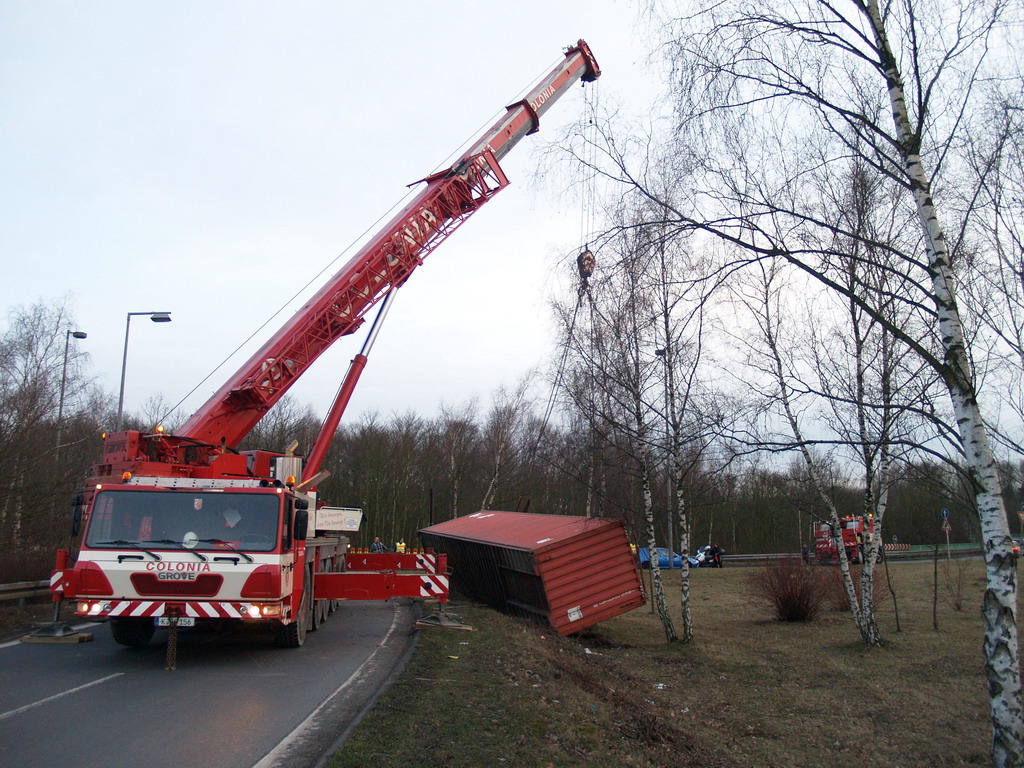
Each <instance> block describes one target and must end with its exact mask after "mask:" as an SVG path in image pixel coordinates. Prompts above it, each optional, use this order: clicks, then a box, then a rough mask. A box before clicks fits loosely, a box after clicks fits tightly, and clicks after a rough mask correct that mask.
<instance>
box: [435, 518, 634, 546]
mask: <svg viewBox="0 0 1024 768" xmlns="http://www.w3.org/2000/svg"><path fill="white" fill-rule="evenodd" d="M617 524H618V521H617V520H608V519H605V518H599V517H575V516H569V515H540V514H534V513H532V512H493V511H482V512H476V513H474V514H472V515H466V516H465V517H457V518H455V519H454V520H448V521H447V522H444V523H438V524H437V525H432V526H430V527H429V528H424V529H423V531H422V532H425V533H436V534H439V535H442V536H450V537H452V538H458V539H465V540H467V541H479V542H486V543H489V544H499V545H501V546H505V547H515V548H518V549H526V550H538V549H542V548H544V547H547V546H550V545H553V544H557V543H559V542H562V541H565V540H567V539H571V538H574V537H576V536H579V535H581V534H586V533H591V532H593V531H595V530H598V529H600V528H604V527H606V526H608V525H617Z"/></svg>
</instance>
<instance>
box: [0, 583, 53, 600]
mask: <svg viewBox="0 0 1024 768" xmlns="http://www.w3.org/2000/svg"><path fill="white" fill-rule="evenodd" d="M49 594H50V580H49V579H42V580H40V581H16V582H14V583H12V584H0V600H26V599H29V598H33V597H46V596H47V595H49Z"/></svg>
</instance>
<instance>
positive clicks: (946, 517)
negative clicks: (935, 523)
mask: <svg viewBox="0 0 1024 768" xmlns="http://www.w3.org/2000/svg"><path fill="white" fill-rule="evenodd" d="M939 515H941V516H942V519H943V520H949V510H948V509H943V510H942V511H941V512H939Z"/></svg>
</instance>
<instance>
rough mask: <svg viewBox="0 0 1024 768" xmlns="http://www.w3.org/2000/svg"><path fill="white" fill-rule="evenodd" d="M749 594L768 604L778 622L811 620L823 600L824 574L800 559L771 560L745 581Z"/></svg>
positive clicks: (816, 613)
mask: <svg viewBox="0 0 1024 768" xmlns="http://www.w3.org/2000/svg"><path fill="white" fill-rule="evenodd" d="M747 586H748V588H749V590H750V593H751V595H752V596H753V597H754V598H755V600H757V601H758V602H766V603H768V604H769V605H770V606H771V607H772V609H773V610H774V611H775V617H776V618H777V619H778V620H779V621H813V620H814V618H815V617H816V616H817V615H818V612H819V611H820V610H821V606H822V603H823V602H824V600H825V593H826V591H825V589H824V584H823V574H822V572H821V570H820V569H818V568H815V566H813V565H805V564H804V563H803V561H802V560H801V559H800V558H799V557H784V558H779V559H777V560H772V561H771V562H769V563H768V565H767V567H765V568H764V569H762V570H760V571H756V572H754V573H753V574H751V575H750V577H749V578H748V580H747Z"/></svg>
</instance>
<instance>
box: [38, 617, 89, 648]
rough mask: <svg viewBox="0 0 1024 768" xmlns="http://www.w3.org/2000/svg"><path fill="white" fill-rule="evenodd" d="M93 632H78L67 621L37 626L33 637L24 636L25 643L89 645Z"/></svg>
mask: <svg viewBox="0 0 1024 768" xmlns="http://www.w3.org/2000/svg"><path fill="white" fill-rule="evenodd" d="M90 640H92V632H78V631H76V630H75V629H72V627H71V625H70V624H68V623H67V622H66V621H47V622H45V623H43V624H37V625H36V630H35V631H34V632H33V633H32V634H31V635H23V636H22V637H21V642H23V643H87V642H89V641H90Z"/></svg>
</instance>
